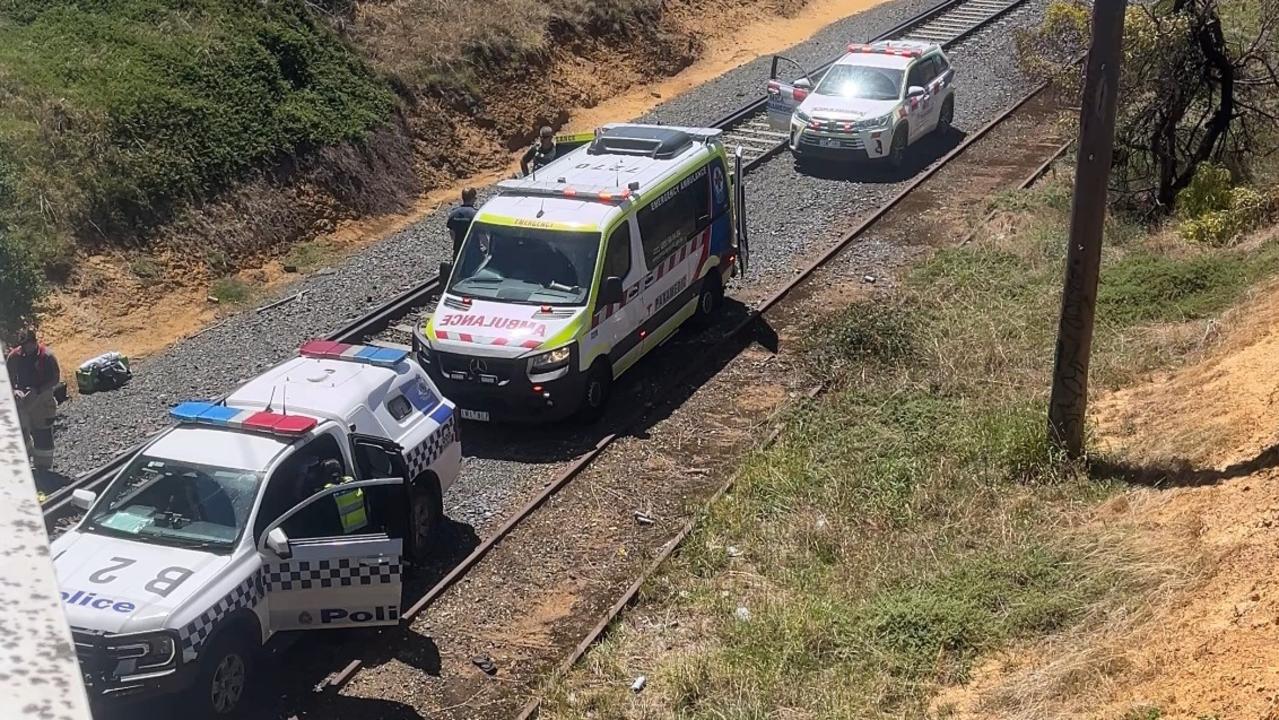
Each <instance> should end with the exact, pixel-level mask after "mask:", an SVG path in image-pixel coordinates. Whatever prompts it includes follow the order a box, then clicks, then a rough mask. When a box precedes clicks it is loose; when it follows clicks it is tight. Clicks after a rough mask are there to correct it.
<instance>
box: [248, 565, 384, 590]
mask: <svg viewBox="0 0 1279 720" xmlns="http://www.w3.org/2000/svg"><path fill="white" fill-rule="evenodd" d="M399 577H400V565H399V563H387V564H385V565H365V564H362V563H361V562H360V560H359V558H340V559H338V560H316V561H308V560H298V561H288V562H281V563H272V564H270V565H268V566H267V569H266V587H267V590H268V591H276V590H310V589H311V588H315V587H320V588H331V587H349V586H351V585H372V584H374V583H389V582H397V581H398V580H399Z"/></svg>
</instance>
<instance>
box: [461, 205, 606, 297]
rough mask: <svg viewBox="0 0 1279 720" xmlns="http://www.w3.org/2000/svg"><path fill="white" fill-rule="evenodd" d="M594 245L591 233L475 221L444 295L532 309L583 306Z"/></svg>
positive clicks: (596, 239) (597, 237) (592, 267)
mask: <svg viewBox="0 0 1279 720" xmlns="http://www.w3.org/2000/svg"><path fill="white" fill-rule="evenodd" d="M599 244H600V234H599V232H597V231H591V232H575V231H567V230H547V229H542V228H527V227H514V226H508V225H496V224H493V223H485V222H476V223H475V224H473V225H472V226H471V231H470V233H469V234H468V235H467V237H466V242H465V243H463V245H462V251H461V253H460V254H459V257H458V261H457V268H456V269H455V270H454V271H453V277H452V280H451V282H450V283H449V292H451V293H454V294H456V295H460V296H463V297H473V298H477V299H481V300H500V301H503V302H514V303H527V304H532V305H584V304H586V300H587V298H588V297H589V295H590V292H591V283H592V280H593V278H594V275H595V260H596V258H597V257H598V255H599Z"/></svg>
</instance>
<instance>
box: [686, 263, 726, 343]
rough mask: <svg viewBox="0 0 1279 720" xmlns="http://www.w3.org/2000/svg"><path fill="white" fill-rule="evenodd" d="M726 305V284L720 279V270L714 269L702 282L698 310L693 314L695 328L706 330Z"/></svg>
mask: <svg viewBox="0 0 1279 720" xmlns="http://www.w3.org/2000/svg"><path fill="white" fill-rule="evenodd" d="M723 304H724V284H723V282H722V281H720V279H719V270H717V269H714V268H712V269H711V271H710V272H709V273H707V274H706V279H705V280H703V281H702V290H701V292H699V293H698V294H697V310H695V311H694V312H693V318H692V323H693V326H694V327H699V328H704V327H706V326H708V325H710V324H711V321H712V320H714V318H715V313H716V312H718V311H719V308H720V306H721V305H723Z"/></svg>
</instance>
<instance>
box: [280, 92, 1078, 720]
mask: <svg viewBox="0 0 1279 720" xmlns="http://www.w3.org/2000/svg"><path fill="white" fill-rule="evenodd" d="M1055 110H1056V105H1055V104H1053V103H1052V102H1051V101H1050V100H1042V101H1035V102H1033V103H1032V104H1031V105H1029V106H1027V108H1026V109H1025V110H1024V111H1023V113H1022V114H1020V115H1019V116H1017V118H1015V119H1012V120H1010V121H1008V123H1007V124H1005V125H1001V126H1000V127H999V128H997V129H996V130H995V131H994V132H993V133H992V134H991V135H990V136H987V137H986V138H984V139H983V140H982V141H981V142H979V143H978V144H976V145H975V146H974V147H972V148H970V149H969V151H968V152H967V153H966V154H965V155H963V156H961V157H960V158H959V159H958V160H957V161H955V163H954V164H952V165H951V166H949V167H947V168H944V169H942V170H941V171H940V172H939V173H938V174H937V175H936V176H935V177H934V178H931V179H930V180H928V181H927V182H926V183H925V184H924V185H923V186H921V188H920V191H919V192H916V193H913V194H912V195H911V196H909V197H908V198H907V199H906V200H904V201H903V203H902V204H901V205H899V206H898V207H897V208H895V209H894V210H893V211H891V212H890V213H889V214H888V215H887V216H885V218H883V219H882V220H881V221H880V222H878V223H876V225H874V226H873V227H872V228H871V229H870V230H869V231H868V232H866V233H865V234H863V235H862V236H861V237H859V238H858V240H857V241H856V242H855V244H853V245H852V246H850V247H849V248H847V249H846V250H845V251H844V252H843V253H841V254H840V255H839V256H838V257H836V258H835V259H834V260H833V261H832V262H831V263H830V264H829V265H827V266H826V267H824V268H822V269H821V270H819V271H818V272H817V273H816V274H815V275H814V276H812V277H811V278H810V279H809V280H808V281H807V282H806V283H804V284H803V285H802V286H800V287H799V288H797V289H796V291H795V292H794V293H793V294H791V295H788V296H787V298H786V299H785V300H783V302H782V304H781V305H780V306H778V307H777V308H776V309H775V311H773V312H771V313H770V314H769V315H768V316H767V317H766V320H767V322H768V324H769V325H770V326H771V328H772V329H773V330H774V331H775V332H776V333H777V347H778V348H779V352H777V353H773V352H771V351H769V350H767V349H765V348H764V347H762V345H761V344H751V343H750V339H749V338H743V339H741V340H739V341H737V342H732V343H728V344H727V347H724V346H721V347H719V348H718V349H717V352H716V354H715V356H714V360H715V361H714V362H712V363H710V367H708V368H706V369H705V370H704V371H702V372H701V373H699V375H698V376H697V377H694V378H693V379H692V380H691V381H690V382H687V383H684V384H682V385H681V387H680V389H679V391H678V392H676V393H674V394H673V396H672V397H670V398H669V402H665V403H662V404H659V405H657V406H654V408H653V413H652V416H651V417H650V418H648V419H647V421H646V422H645V423H644V428H645V429H644V432H642V433H639V434H637V435H635V436H633V437H627V438H623V439H621V440H619V441H618V442H617V443H616V444H614V445H613V446H612V447H611V448H610V450H609V452H608V453H607V454H606V455H605V456H604V457H602V458H600V459H599V460H597V461H596V462H595V463H593V464H592V465H591V466H590V467H589V468H587V469H586V470H585V471H584V473H583V474H582V475H581V476H580V477H578V478H577V479H576V480H575V481H574V482H573V483H572V484H571V485H569V486H568V487H566V488H565V489H564V490H563V491H561V492H560V493H559V494H558V495H556V496H555V497H554V498H552V499H551V500H550V501H549V502H548V504H547V505H546V506H545V507H544V508H543V509H542V510H541V511H539V512H538V513H537V514H536V515H535V516H533V517H532V518H530V519H529V520H528V521H526V522H525V523H524V524H522V525H521V526H519V527H518V528H516V530H515V531H514V532H513V533H512V534H511V535H509V536H508V537H507V538H506V539H504V540H503V542H502V544H500V545H499V546H498V547H496V548H495V549H494V550H493V551H492V552H491V553H490V555H488V556H487V557H486V558H485V560H484V561H483V562H482V563H481V564H480V565H479V566H477V567H476V568H474V569H473V570H472V571H471V572H470V573H469V574H468V575H467V576H466V577H465V578H463V579H462V580H461V581H459V583H458V584H457V585H455V586H454V587H453V588H451V589H450V591H449V592H448V593H446V594H445V595H444V596H442V597H441V599H440V600H439V601H437V602H436V604H434V605H433V606H431V608H430V609H429V610H428V611H427V612H426V613H425V614H423V615H420V616H418V618H417V619H416V621H415V622H414V623H413V624H412V625H411V627H409V628H406V629H404V631H403V637H401V638H400V639H401V640H402V641H403V642H400V643H399V644H398V645H394V646H391V647H384V648H383V651H382V652H380V653H379V655H378V657H377V658H376V659H371V661H370V662H367V663H366V666H365V669H363V670H361V671H360V672H359V673H357V674H356V676H355V677H354V678H353V679H352V681H351V682H350V683H349V684H348V685H347V686H346V687H345V688H343V689H342V691H341V693H340V694H338V695H336V696H331V697H327V698H325V699H323V700H321V701H320V702H319V703H318V704H317V705H316V706H314V707H312V708H310V709H309V710H308V711H307V712H306V713H303V714H302V715H301V717H316V718H327V717H341V718H344V719H345V718H353V719H365V718H368V719H372V718H400V717H403V718H432V719H433V720H435V719H440V720H443V719H446V718H459V719H460V718H471V719H483V720H487V719H489V718H510V717H514V716H515V714H516V713H517V712H518V710H519V709H520V708H521V707H522V706H523V704H524V703H525V702H527V701H528V699H529V698H530V697H532V696H533V694H534V693H535V692H536V688H537V684H538V682H539V680H541V679H542V678H544V677H545V673H546V672H548V671H549V670H550V669H551V668H553V667H554V666H555V665H556V664H557V663H558V661H559V660H560V659H561V658H563V657H565V656H566V655H567V654H568V652H569V651H570V650H571V649H572V648H573V647H574V646H576V645H577V643H578V642H579V641H580V640H581V639H582V638H583V637H585V636H586V635H587V633H588V632H590V631H591V629H592V628H593V627H594V626H595V624H596V623H597V622H598V619H599V618H600V617H601V616H602V615H603V614H604V613H605V612H606V611H607V609H608V608H609V607H610V606H611V605H612V604H613V603H614V602H615V601H616V599H617V597H618V596H619V595H620V594H621V593H622V592H623V590H624V588H626V587H627V586H628V585H629V584H630V583H631V582H632V581H633V580H634V579H635V578H636V577H637V576H638V575H639V574H640V573H641V572H642V570H643V568H644V567H645V566H647V565H648V563H649V560H650V559H651V558H652V557H653V556H654V555H655V554H656V553H657V552H658V551H659V550H660V548H661V547H662V546H663V545H665V544H666V543H667V541H668V540H669V539H670V538H671V537H673V536H674V535H675V534H676V533H677V532H678V530H679V528H680V527H681V526H682V524H683V523H684V522H686V521H687V519H688V518H689V517H691V516H692V515H693V514H695V513H696V512H697V511H698V510H699V508H700V507H701V505H702V503H703V502H704V501H705V499H706V498H707V497H709V495H710V494H711V493H712V492H713V491H714V489H715V488H717V487H719V486H720V485H721V484H722V483H723V482H724V480H725V479H726V478H727V477H729V476H730V475H731V474H732V473H733V471H734V470H735V468H736V467H737V465H738V462H739V459H740V457H741V456H742V455H744V454H745V453H748V452H749V451H750V450H751V449H752V448H753V446H754V445H755V444H756V443H758V442H759V441H760V440H761V439H762V438H763V437H764V436H765V435H766V434H767V433H766V428H767V426H768V425H770V424H771V422H770V421H771V418H772V416H773V415H774V414H775V413H776V412H778V411H779V410H782V409H783V408H784V407H785V406H786V405H788V404H789V403H792V402H794V401H796V400H797V399H799V398H802V397H803V395H804V394H805V391H806V390H808V389H809V388H810V387H811V386H812V384H813V382H814V381H812V380H810V379H809V377H808V375H807V374H806V373H805V372H804V371H803V369H802V367H801V366H800V363H799V362H798V360H799V358H798V357H797V353H796V352H795V350H796V348H798V347H802V337H803V335H804V334H805V331H806V330H807V328H809V327H811V325H812V323H814V322H816V321H817V320H819V319H820V318H821V317H823V316H825V315H827V314H829V313H830V312H832V310H833V309H835V308H838V307H841V306H843V305H845V304H846V303H848V302H850V301H851V300H852V299H854V298H857V297H859V296H860V297H868V296H873V293H876V292H881V293H882V292H884V291H885V289H886V288H890V287H891V286H892V284H893V282H894V278H895V274H896V273H897V272H899V271H900V270H901V269H902V268H903V267H904V266H905V265H906V264H907V262H908V261H909V259H910V258H912V257H914V256H915V255H917V254H918V253H919V252H922V251H923V250H924V249H925V248H927V247H929V246H934V245H952V244H955V243H956V242H958V241H959V239H960V238H962V237H963V236H964V234H965V231H966V230H967V228H968V227H970V226H971V224H972V223H974V222H976V221H977V220H978V219H979V218H980V217H981V214H982V213H983V211H984V209H985V207H984V201H985V200H986V199H987V198H988V197H989V196H990V195H991V194H993V193H994V192H996V191H998V190H1000V189H1004V188H1008V187H1013V186H1015V185H1016V183H1017V182H1018V181H1020V180H1021V179H1022V178H1023V177H1025V176H1026V175H1027V174H1028V173H1029V172H1030V171H1031V170H1032V169H1034V168H1035V167H1036V166H1037V165H1038V164H1039V163H1040V161H1041V160H1042V159H1043V158H1044V157H1046V156H1048V155H1050V154H1051V153H1052V152H1054V150H1055V149H1056V148H1057V146H1058V144H1059V143H1060V138H1059V137H1058V136H1057V134H1056V129H1055V126H1054V125H1053V124H1051V123H1045V122H1044V119H1045V118H1050V117H1052V114H1053V113H1054V112H1055ZM1010 144H1015V145H1016V146H1017V147H1018V148H1020V149H1021V150H1022V152H1019V153H1017V154H1009V153H1007V152H1006V147H1008V146H1009V145H1010ZM845 220H848V218H845ZM847 224H848V223H846V226H847ZM867 275H870V276H874V277H877V278H882V279H883V280H882V281H879V282H876V283H874V284H868V283H866V282H865V281H864V277H865V276H867ZM767 334H768V333H765V335H767ZM712 343H713V340H711V341H708V340H706V339H704V338H701V337H699V336H694V335H690V336H689V337H687V338H684V339H682V341H681V343H680V345H677V346H676V350H677V352H672V353H666V354H664V356H663V358H662V359H661V360H660V361H658V364H661V365H665V366H667V367H666V369H669V370H673V366H672V363H675V362H677V360H676V359H674V358H672V357H671V356H674V355H683V356H684V357H687V353H689V352H694V351H696V350H697V349H698V347H699V346H700V348H701V350H702V351H703V352H706V351H708V350H710V348H711V346H712ZM678 351H683V352H678ZM641 514H642V515H644V516H645V517H646V518H649V519H651V520H652V522H651V523H650V522H647V521H645V522H640V521H638V520H637V515H641ZM721 550H723V551H724V552H728V551H727V549H721ZM726 604H731V603H729V601H726ZM727 611H731V608H729V609H728V610H726V612H727ZM477 658H483V659H485V660H488V661H490V662H491V663H493V665H494V666H495V667H496V672H495V674H493V675H492V676H490V675H488V674H486V673H485V672H482V671H481V670H480V669H479V668H478V667H477V666H476V663H475V660H476V659H477ZM263 710H264V712H266V713H270V712H271V711H268V710H267V709H266V708H263ZM284 710H285V708H279V709H277V710H275V714H274V715H272V714H264V715H263V717H275V716H283V715H284V714H285V713H284V712H283V711H284ZM293 710H295V711H296V708H293Z"/></svg>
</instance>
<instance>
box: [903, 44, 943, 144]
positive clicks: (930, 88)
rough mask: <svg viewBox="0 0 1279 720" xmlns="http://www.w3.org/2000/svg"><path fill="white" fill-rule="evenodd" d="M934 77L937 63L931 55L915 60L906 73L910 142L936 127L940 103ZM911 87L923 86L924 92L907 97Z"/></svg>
mask: <svg viewBox="0 0 1279 720" xmlns="http://www.w3.org/2000/svg"><path fill="white" fill-rule="evenodd" d="M935 79H937V65H936V63H934V62H933V59H932V57H925V58H921V59H920V60H917V61H916V62H915V64H914V65H911V66H910V70H909V72H907V74H906V93H907V95H908V97H907V98H906V104H907V106H908V107H909V108H910V112H909V114H908V115H907V117H908V118H909V120H910V141H911V142H915V141H916V140H917V139H919V138H921V137H923V136H924V135H927V134H928V133H930V132H932V131H933V128H935V127H937V117H938V114H939V113H940V112H941V103H940V102H939V101H938V100H939V98H938V97H937V88H936V87H935V86H934V84H933V80H935ZM912 87H919V88H923V90H924V94H923V95H922V96H920V97H916V98H912V97H909V94H910V89H911V88H912Z"/></svg>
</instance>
